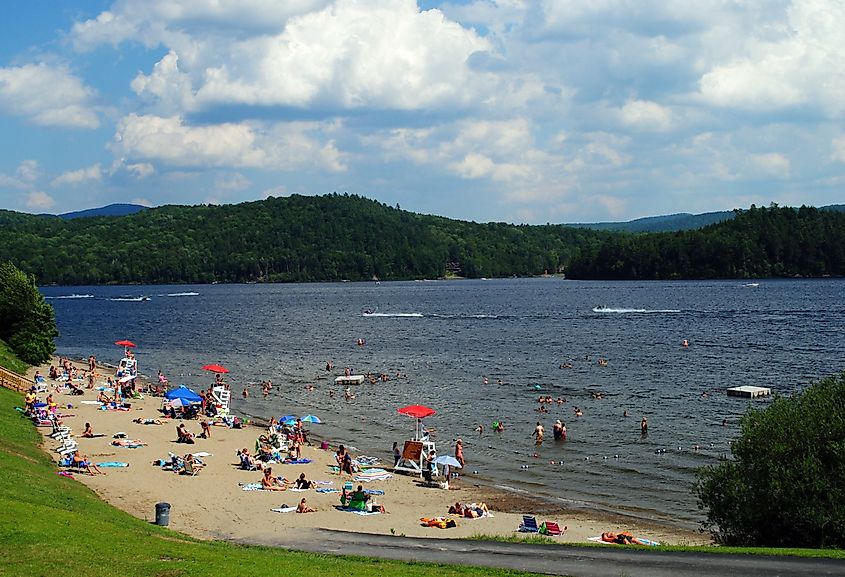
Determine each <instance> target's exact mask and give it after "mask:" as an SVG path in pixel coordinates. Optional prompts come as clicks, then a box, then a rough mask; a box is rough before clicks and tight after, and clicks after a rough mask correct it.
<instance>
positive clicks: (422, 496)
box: [29, 360, 710, 544]
mask: <svg viewBox="0 0 845 577" xmlns="http://www.w3.org/2000/svg"><path fill="white" fill-rule="evenodd" d="M53 364H56V365H58V360H54V363H53ZM74 364H75V365H76V366H77V367H79V368H80V369H82V368H84V367H83V364H82V363H78V362H77V363H74ZM36 370H40V372H41V374H42V375H47V374H48V372H49V365H47V366H43V367H34V368H33V369H31V370H30V372H29V376H30V377H32V376H33V375H34V374H35V371H36ZM98 373H99V378H98V380H97V386H101V385H103V384H105V378H106V377H107V376H108V375H111V374H113V372H112V371H111V370H110V369H108V368H100V369H99V370H98ZM47 384H48V387H49V391H50V392H52V394H53V399H54V401H55V402H57V403H58V405H59V407H60V411H59V413H60V414H62V415H63V416H62V421H63V424H64V425H66V426H68V427H70V428H71V430H72V433H73V436H74V438H75V439H76V440H77V442H78V444H79V448H80V450H81V452H82V453H84V454H86V455H87V456H89V457H90V458H91V461H92V462H94V463H101V462H114V461H116V462H122V463H128V466H127V467H122V468H103V469H102V470H103V471H104V472H105V474H104V475H93V476H92V475H87V474H82V473H78V472H74V477H75V478H76V479H77V480H78V481H79V482H81V483H84V484H86V485H87V486H88V487H90V488H91V489H92V490H94V491H95V492H96V493H97V494H98V495H100V496H101V497H102V498H103V499H104V500H105V501H107V502H109V503H110V504H112V505H114V506H115V507H117V508H119V509H122V510H124V511H126V512H128V513H130V514H132V515H134V516H136V517H138V518H141V519H145V520H148V521H153V520H154V519H155V505H156V503H159V502H167V503H170V504H171V507H172V508H171V511H170V527H171V528H172V529H174V530H176V531H181V532H184V533H186V534H188V535H191V536H194V537H197V538H200V539H222V540H232V541H237V542H256V543H273V542H278V543H290V542H291V540H292V536H296V535H297V532H300V533H302V534H303V535H308V532H306V531H302V529H304V528H309V529H310V528H326V529H338V530H345V531H357V532H362V533H377V534H396V535H406V536H409V537H410V536H413V537H440V538H443V537H454V538H461V537H468V536H471V535H476V534H487V535H515V534H517V533H516V531H515V530H516V528H517V527H518V525H519V523H520V521H521V520H522V514H523V513H527V514H534V515H536V516H537V520H538V522H542V521H546V520H550V521H557V522H558V523H559V525H560V526H561V527H564V526H567V527H568V530H567V531H566V532H565V533H564V535H562V536H560V537H557V539H559V540H560V541H562V542H585V541H587V540H588V539H589V538H590V537H595V536H597V535H600V534H601V533H602V532H603V531H622V530H629V531H631V532H632V533H634V534H635V535H638V536H642V537H647V538H649V539H652V540H657V541H660V542H661V543H666V544H704V543H709V542H710V540H709V537H708V536H707V535H704V534H701V533H698V532H693V531H685V530H682V529H677V528H673V527H665V526H659V525H653V524H649V523H646V522H641V521H636V520H632V519H631V518H626V517H615V516H612V515H605V514H601V513H591V512H584V511H568V510H564V509H559V508H557V509H555V508H551V507H550V506H549V505H548V504H546V503H544V502H541V501H535V500H532V499H531V498H528V497H523V496H518V495H514V494H510V493H505V492H502V491H497V490H494V489H492V488H490V487H486V486H483V485H480V484H478V483H475V482H474V481H473V479H472V478H471V476H470V477H467V476H462V477H461V478H459V479H458V480H456V481H455V482H453V483H452V488H451V489H450V490H444V489H440V488H429V487H425V486H423V485H422V483H421V479H419V477H414V476H408V475H402V474H394V475H393V476H392V477H391V478H389V479H386V480H383V481H372V482H369V483H361V484H362V485H363V486H364V488H365V489H376V490H382V491H384V494H383V495H378V496H376V497H375V499H376V501H377V502H378V503H379V504H381V505H383V507H384V508H385V510H386V513H381V514H373V515H366V516H364V515H359V514H355V513H350V512H344V511H339V510H337V509H336V508H335V506H336V505H338V504H339V493H318V492H316V491H315V490H313V489H312V490H307V491H302V492H300V491H294V490H292V489H288V490H286V491H263V490H253V491H245V490H243V488H242V486H241V485H243V484H248V483H258V482H260V480H261V477H262V474H261V472H260V471H246V470H243V469H241V468H240V466H239V462H238V458H237V455H236V452H237V451H238V449H241V448H244V447H246V448H249V449H250V451H253V450H254V448H255V443H256V438H257V437H258V435H260V434H262V433H264V432H266V429H264V428H263V427H262V428H259V427H258V426H250V425H247V426H245V427H244V428H241V429H234V428H229V427H226V426H222V425H218V426H213V427H212V434H211V437H210V438H208V439H203V438H199V434H200V433H201V427H200V424H199V421H197V420H188V421H184V422H185V423H186V426H187V429H188V430H189V431H190V432H192V433H193V434H194V435H195V436H196V437H197V438H196V444H193V445H188V444H183V443H177V442H176V438H177V434H176V426H177V425H178V424H179V423H180V422H182V421H179V420H176V421H171V420H170V419H165V418H163V416H162V415H161V413H160V412H159V410H158V409H159V408H160V407H161V405H162V398H160V397H149V396H147V397H145V398H141V399H132V400H131V401H130V403H131V409H130V410H128V411H107V410H101V409H100V406H99V404H90V403H83V402H82V401H89V402H90V401H94V400H95V399H96V394H97V391H96V390H91V389H85V394H84V395H82V396H71V395H69V394H67V393H64V392H55V390H54V388H55V384H54V383H53V382H52V381H50V380H48V383H47ZM80 386H83V387H84V386H85V385H84V384H83V383H82V382H81V381H80ZM46 395H47V393H42V394H40V395H39V398H40V399H41V400H43V398H44V397H46ZM68 405H70V407H68ZM136 418H140V419H161V421H162V423H163V424H162V425H144V424H139V423H135V422H133V419H136ZM85 423H91V425H92V428H93V430H94V432H95V433H96V434H102V435H104V436H102V437H97V438H82V437H80V436H79V435H80V434H81V433H82V431H83V429H84V427H85ZM317 427H319V425H313V426H312V430H314V431H315V432H317V431H316V429H317ZM42 431H43V432H44V434H45V437H44V448H45V450H46V451H48V452H49V453H50V455H51V456H52V457H53V458H54V459H55V460H56V461H57V462H58V460H59V455H58V454H57V453H56V451H55V448H56V447H57V446H59V442H58V441H56V440H54V439H52V438H50V437H49V436H47V435H48V434H49V432H50V431H49V429H42ZM120 432H122V433H125V434H126V438H127V439H134V440H138V441H141V442H142V443H143V444H144V445H143V446H141V447H138V448H125V447H119V446H114V445H112V441H113V435H114V434H115V433H120ZM313 445H316V446H306V447H303V454H302V456H303V458H306V459H311V462H310V463H308V464H304V465H285V464H273V465H271V466H272V468H273V474H274V475H283V476H284V477H285V478H287V479H288V480H290V481H293V480H294V479H296V478H297V477H298V476H299V474H300V473H305V475H306V478H308V479H310V480H313V481H323V482H325V483H326V484H324V485H322V487H324V488H334V489H338V490H340V489H341V488H342V487H343V484H344V482H346V481H352V477H350V476H349V475H343V474H338V473H337V472H334V471H332V469H331V465H332V464H334V452H333V450H334V449H336V446H335V445H334V444H331V447H330V450H322V449H320V448H319V444H318V443H313ZM450 449H451V447H450ZM171 452H172V453H175V454H178V455H185V454H186V453H189V452H193V453H197V452H203V453H209V455H208V456H204V457H201V460H202V461H203V462H204V463H205V465H206V466H205V467H204V468H203V469H202V470H200V472H199V473H198V474H197V475H196V476H193V477H191V476H186V475H179V474H175V473H173V472H172V471H169V470H163V469H162V468H161V467H160V466H157V465H154V464H153V462H154V461H157V460H159V459H164V460H168V459H169V453H171ZM353 455H354V456H355V457H358V456H360V453H354V452H353ZM467 459H468V460H469V461H471V459H472V455H471V454H468V455H467ZM380 466H382V467H384V468H385V469H387V470H388V471H390V470H391V469H392V462H384V461H382V462H381V464H380ZM353 483H354V485H355V486H357V485H358V484H359V483H358V482H354V481H353ZM303 497H305V498H307V502H308V504H309V505H310V506H311V507H314V508H316V509H317V511H316V512H314V513H306V514H299V513H295V512H290V513H280V512H274V511H272V509H274V508H280V507H282V506H283V505H287V506H295V505H297V504H298V503H299V501H300V499H302V498H303ZM456 501H459V502H462V503H470V502H482V501H483V502H486V503H487V504H488V506H489V508H490V511H491V515H490V516H488V517H483V518H479V519H467V518H456V517H454V516H450V515H448V509H449V506H450V504H453V503H455V502H456ZM438 516H447V517H453V518H456V521H457V526H456V527H452V528H449V529H439V528H433V527H425V526H422V525H421V523H420V518H421V517H438Z"/></svg>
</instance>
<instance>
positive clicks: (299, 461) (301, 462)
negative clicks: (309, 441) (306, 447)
mask: <svg viewBox="0 0 845 577" xmlns="http://www.w3.org/2000/svg"><path fill="white" fill-rule="evenodd" d="M310 462H311V459H285V461H284V464H285V465H307V464H308V463H310Z"/></svg>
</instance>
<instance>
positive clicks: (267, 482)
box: [261, 467, 287, 491]
mask: <svg viewBox="0 0 845 577" xmlns="http://www.w3.org/2000/svg"><path fill="white" fill-rule="evenodd" d="M261 488H262V489H264V490H265V491H285V490H287V487H286V486H285V483H284V481H283V480H280V479H278V478H277V477H273V467H267V468H266V469H264V476H263V477H261Z"/></svg>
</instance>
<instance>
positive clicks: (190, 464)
mask: <svg viewBox="0 0 845 577" xmlns="http://www.w3.org/2000/svg"><path fill="white" fill-rule="evenodd" d="M182 467H183V469H184V470H185V471H187V470H188V469H189V468H193V470H194V471H199V470H200V469H202V468H203V467H205V463H200V462H199V461H198V460H197V458H196V457H194V454H193V453H188V454H187V455H185V456H184V457H183V458H182Z"/></svg>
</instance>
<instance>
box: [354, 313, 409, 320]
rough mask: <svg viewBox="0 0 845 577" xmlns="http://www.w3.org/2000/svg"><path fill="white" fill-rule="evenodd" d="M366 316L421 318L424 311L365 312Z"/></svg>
mask: <svg viewBox="0 0 845 577" xmlns="http://www.w3.org/2000/svg"><path fill="white" fill-rule="evenodd" d="M363 315H364V316H365V317H403V318H414V319H420V318H422V317H423V314H422V313H363Z"/></svg>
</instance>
